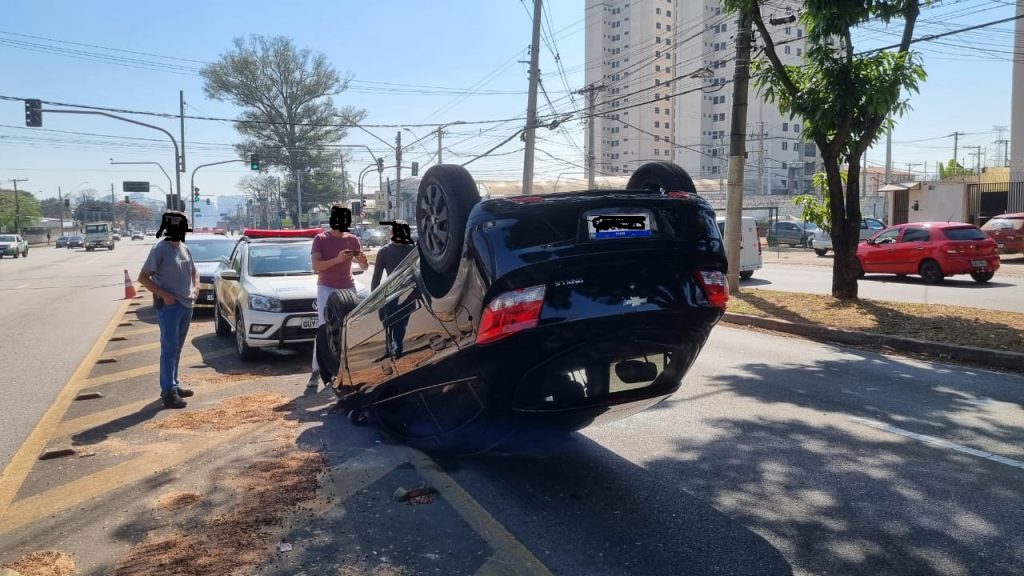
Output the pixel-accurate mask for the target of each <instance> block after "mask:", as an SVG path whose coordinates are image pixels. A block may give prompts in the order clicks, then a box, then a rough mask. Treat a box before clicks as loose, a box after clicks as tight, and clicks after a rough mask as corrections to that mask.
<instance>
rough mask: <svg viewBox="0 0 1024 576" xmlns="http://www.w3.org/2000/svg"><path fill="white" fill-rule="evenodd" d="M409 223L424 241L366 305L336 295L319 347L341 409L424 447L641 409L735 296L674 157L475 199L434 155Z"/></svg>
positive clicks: (687, 360) (460, 171) (491, 440)
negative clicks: (601, 185) (560, 187)
mask: <svg viewBox="0 0 1024 576" xmlns="http://www.w3.org/2000/svg"><path fill="white" fill-rule="evenodd" d="M416 224H417V225H418V228H419V245H418V249H417V250H413V251H412V252H411V253H410V254H409V256H408V257H406V259H405V260H404V261H403V262H402V263H401V264H400V265H399V267H398V268H397V269H396V270H395V271H394V272H393V273H392V274H391V275H390V276H389V277H388V278H387V279H386V280H385V281H384V282H383V283H382V284H381V285H380V286H379V287H378V288H377V289H376V290H374V291H373V292H372V293H371V294H370V295H369V297H368V298H366V299H365V300H363V301H362V302H357V301H356V300H355V299H354V297H353V296H351V295H350V294H348V293H346V292H338V293H335V294H333V295H332V296H331V298H330V299H329V301H328V306H327V309H326V310H325V318H326V324H325V325H324V326H322V327H321V330H320V334H319V336H318V342H317V354H318V360H319V365H320V368H321V374H322V375H323V377H324V378H325V381H328V382H331V383H332V384H331V385H332V388H333V390H334V392H335V394H336V395H337V396H338V399H339V404H340V405H341V407H343V408H345V409H349V410H352V411H354V413H356V414H366V415H367V416H368V417H369V418H370V419H371V421H373V422H374V423H375V424H376V425H377V426H379V427H381V428H383V429H384V430H385V431H386V432H388V433H390V434H391V435H394V436H397V437H398V438H399V439H401V440H402V441H405V442H407V443H410V444H413V445H415V446H419V447H421V448H425V449H439V450H452V451H476V450H482V449H486V448H488V447H490V446H492V445H493V444H495V443H496V442H498V441H500V440H501V439H502V438H503V437H504V436H505V435H507V434H508V433H510V432H512V431H515V430H517V429H523V428H524V427H528V428H530V429H533V428H545V429H547V428H552V429H562V430H576V429H580V428H583V427H585V426H587V425H589V424H591V423H593V422H596V421H605V420H613V419H618V418H623V417H625V416H628V415H631V414H634V413H636V412H639V411H641V410H643V409H645V408H648V407H650V406H652V405H654V404H656V403H657V402H659V401H661V400H663V399H665V398H666V397H668V396H669V395H671V394H672V393H673V392H675V391H676V390H677V389H678V388H679V386H680V383H681V382H682V379H683V376H684V375H685V374H686V372H687V370H689V368H690V366H691V365H692V363H693V361H694V360H695V359H696V357H697V355H698V354H699V352H700V350H701V348H702V347H703V346H704V343H705V341H706V340H707V338H708V335H709V333H710V331H711V328H712V327H713V326H714V325H715V324H716V323H717V322H718V320H719V319H720V318H721V317H722V314H723V313H724V311H725V306H726V301H727V300H728V297H729V294H728V287H727V284H726V277H725V273H726V259H725V251H724V247H723V241H722V238H721V236H720V233H719V230H718V226H717V225H716V224H715V214H714V211H713V210H712V208H711V206H710V205H709V204H708V203H707V201H705V200H704V199H703V198H701V197H700V196H698V195H697V194H696V193H695V188H694V185H693V182H692V180H691V179H690V177H689V176H688V175H687V173H686V172H685V171H684V170H683V169H682V168H680V167H679V166H676V165H674V164H669V163H650V164H646V165H644V166H642V167H641V168H640V169H638V170H637V171H636V172H635V173H634V174H633V175H632V177H631V178H630V180H629V183H628V184H627V189H626V190H588V191H581V192H574V193H560V194H551V195H538V196H516V197H508V198H499V199H492V200H487V201H483V202H481V201H480V196H479V193H478V191H477V187H476V184H475V182H474V181H473V178H472V177H471V176H470V174H469V173H468V172H467V171H466V170H465V169H464V168H462V167H460V166H453V165H440V166H434V167H433V168H431V169H430V170H428V171H427V172H426V174H425V175H424V177H423V179H422V181H421V183H420V187H419V192H418V196H417V200H416ZM335 375H336V376H337V377H336V378H334V376H335Z"/></svg>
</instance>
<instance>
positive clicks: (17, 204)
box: [10, 178, 28, 236]
mask: <svg viewBox="0 0 1024 576" xmlns="http://www.w3.org/2000/svg"><path fill="white" fill-rule="evenodd" d="M10 182H11V183H12V184H14V233H15V234H17V235H19V236H21V201H20V200H19V199H18V182H28V178H12V179H11V180H10Z"/></svg>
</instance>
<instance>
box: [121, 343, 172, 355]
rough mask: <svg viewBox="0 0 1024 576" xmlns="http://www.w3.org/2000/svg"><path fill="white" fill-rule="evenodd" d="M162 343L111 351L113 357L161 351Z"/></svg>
mask: <svg viewBox="0 0 1024 576" xmlns="http://www.w3.org/2000/svg"><path fill="white" fill-rule="evenodd" d="M159 349H160V342H150V343H149V344H139V345H138V346H129V347H127V348H118V349H117V350H111V351H110V354H111V355H112V356H124V355H127V354H134V353H136V352H145V351H147V350H159Z"/></svg>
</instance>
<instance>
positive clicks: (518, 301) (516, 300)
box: [476, 285, 545, 344]
mask: <svg viewBox="0 0 1024 576" xmlns="http://www.w3.org/2000/svg"><path fill="white" fill-rule="evenodd" d="M544 290H545V288H544V286H543V285H542V286H532V287H530V288H520V289H519V290H513V291H511V292H505V293H504V294H500V295H499V296H497V297H496V298H495V299H494V300H491V303H490V304H488V305H487V307H486V308H484V315H483V318H481V319H480V330H479V331H478V332H477V334H476V343H477V344H489V343H491V342H496V341H498V340H501V339H502V338H504V337H506V336H510V335H512V334H515V333H516V332H520V331H522V330H527V329H530V328H533V327H534V326H536V325H537V321H538V320H540V311H541V309H542V308H543V307H544Z"/></svg>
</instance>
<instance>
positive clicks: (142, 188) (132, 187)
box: [121, 180, 149, 192]
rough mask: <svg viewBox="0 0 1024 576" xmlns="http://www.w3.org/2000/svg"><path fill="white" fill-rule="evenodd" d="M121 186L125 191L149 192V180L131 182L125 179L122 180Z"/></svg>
mask: <svg viewBox="0 0 1024 576" xmlns="http://www.w3.org/2000/svg"><path fill="white" fill-rule="evenodd" d="M121 187H122V188H123V191H124V192H149V182H130V181H128V180H125V181H123V182H121Z"/></svg>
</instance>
